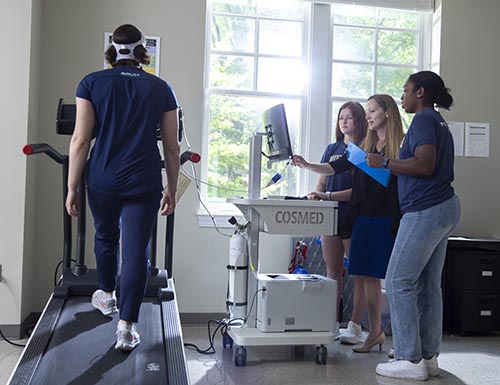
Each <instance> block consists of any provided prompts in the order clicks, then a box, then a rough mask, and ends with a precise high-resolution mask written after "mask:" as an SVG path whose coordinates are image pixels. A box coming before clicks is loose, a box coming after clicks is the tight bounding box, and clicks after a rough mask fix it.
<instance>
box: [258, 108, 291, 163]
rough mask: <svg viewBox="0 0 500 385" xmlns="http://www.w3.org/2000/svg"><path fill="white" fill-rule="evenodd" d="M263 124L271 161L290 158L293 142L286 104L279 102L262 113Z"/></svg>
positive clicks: (268, 155) (267, 156) (268, 156)
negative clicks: (287, 119) (289, 130)
mask: <svg viewBox="0 0 500 385" xmlns="http://www.w3.org/2000/svg"><path fill="white" fill-rule="evenodd" d="M262 125H263V126H264V129H265V131H266V142H267V150H268V152H267V154H266V153H264V156H266V158H268V161H269V162H278V161H284V160H289V159H291V158H292V156H293V151H292V143H291V141H290V134H289V132H288V124H287V121H286V114H285V106H284V105H283V104H278V105H276V106H274V107H271V108H270V109H268V110H266V111H264V112H263V113H262Z"/></svg>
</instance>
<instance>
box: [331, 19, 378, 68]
mask: <svg viewBox="0 0 500 385" xmlns="http://www.w3.org/2000/svg"><path fill="white" fill-rule="evenodd" d="M373 34H374V32H373V30H369V29H363V28H349V27H334V28H333V57H334V58H336V59H338V60H357V61H373V56H374V55H373V50H374V38H373Z"/></svg>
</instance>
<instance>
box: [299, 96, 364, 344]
mask: <svg viewBox="0 0 500 385" xmlns="http://www.w3.org/2000/svg"><path fill="white" fill-rule="evenodd" d="M367 126H368V123H367V121H366V119H365V109H364V108H363V106H362V105H361V104H359V103H358V102H352V101H349V102H346V103H344V104H343V105H342V106H341V107H340V108H339V113H338V116H337V122H336V124H335V139H336V141H335V143H330V144H329V145H328V146H327V147H326V149H325V152H324V153H323V156H322V157H321V163H329V162H333V161H335V160H337V159H339V158H341V157H342V156H343V155H344V154H345V152H346V149H347V144H348V143H349V142H351V141H352V142H353V143H356V144H359V143H361V142H362V141H363V139H364V138H365V136H366V131H367ZM351 191H352V170H347V171H345V172H343V173H339V174H336V175H328V176H327V175H320V176H319V177H318V181H317V183H316V186H315V189H314V191H313V192H311V193H309V194H308V195H307V197H308V199H312V200H317V199H318V200H319V199H321V200H334V201H338V204H339V206H338V209H339V210H338V215H337V218H338V226H337V228H338V235H322V236H321V250H322V251H323V259H324V261H325V265H326V275H327V277H328V278H331V279H334V280H336V281H337V314H339V311H338V309H339V307H340V298H341V294H342V289H343V284H342V276H343V273H344V255H346V256H347V257H349V249H350V245H351V231H350V229H346V228H345V222H346V217H347V208H348V203H349V199H350V198H351ZM353 280H354V287H353V294H352V313H351V319H350V320H349V323H348V324H347V329H346V330H345V331H343V333H341V334H340V336H339V340H340V342H341V343H344V344H353V345H355V344H357V343H358V342H359V341H360V340H361V335H362V330H361V319H362V317H363V313H364V310H365V285H364V281H363V280H362V279H359V277H358V276H355V275H354V276H353Z"/></svg>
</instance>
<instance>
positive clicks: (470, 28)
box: [440, 0, 500, 237]
mask: <svg viewBox="0 0 500 385" xmlns="http://www.w3.org/2000/svg"><path fill="white" fill-rule="evenodd" d="M441 3H442V23H441V63H440V67H441V75H442V76H443V78H444V80H445V82H446V84H447V85H448V87H450V88H451V89H452V95H453V96H454V98H455V105H454V106H453V107H452V110H451V112H450V113H447V114H445V118H446V119H448V120H451V121H460V122H486V123H490V156H489V158H464V157H457V158H456V159H455V179H456V180H455V184H454V185H455V188H456V191H457V193H458V195H459V196H460V199H461V201H462V220H461V222H460V226H459V228H458V229H457V231H456V233H457V234H463V235H469V236H495V237H500V205H499V204H498V191H499V189H500V172H499V170H498V165H499V164H500V153H499V150H500V136H499V130H498V128H499V127H500V115H499V114H498V110H499V107H498V106H499V99H498V90H499V89H500V76H498V71H499V68H500V50H499V37H500V23H498V15H500V2H499V1H497V0H477V1H468V0H442V1H441Z"/></svg>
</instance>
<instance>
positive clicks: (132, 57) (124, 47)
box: [111, 32, 146, 62]
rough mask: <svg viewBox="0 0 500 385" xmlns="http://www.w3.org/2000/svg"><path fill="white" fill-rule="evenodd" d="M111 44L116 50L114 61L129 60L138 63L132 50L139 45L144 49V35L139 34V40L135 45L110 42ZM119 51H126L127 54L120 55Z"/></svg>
mask: <svg viewBox="0 0 500 385" xmlns="http://www.w3.org/2000/svg"><path fill="white" fill-rule="evenodd" d="M111 44H113V46H114V47H115V49H116V61H118V60H123V59H130V60H135V61H136V62H139V60H137V57H136V56H135V55H134V49H135V47H137V46H139V45H142V46H143V47H144V48H146V39H145V37H144V34H143V33H142V32H141V39H140V40H138V41H136V42H135V43H130V44H121V43H115V42H114V41H111ZM120 50H128V53H120Z"/></svg>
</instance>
